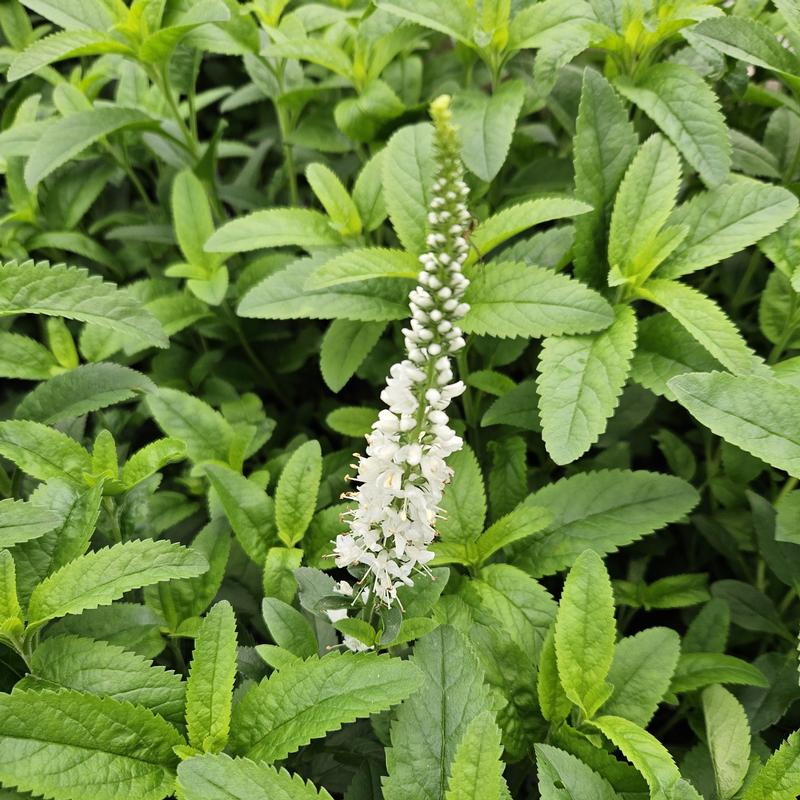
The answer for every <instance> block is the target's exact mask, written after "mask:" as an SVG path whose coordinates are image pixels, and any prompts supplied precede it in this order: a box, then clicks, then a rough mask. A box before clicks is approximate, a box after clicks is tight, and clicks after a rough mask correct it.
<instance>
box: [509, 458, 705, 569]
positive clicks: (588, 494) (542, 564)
mask: <svg viewBox="0 0 800 800" xmlns="http://www.w3.org/2000/svg"><path fill="white" fill-rule="evenodd" d="M698 500H699V495H698V494H697V492H696V491H695V490H694V489H693V488H692V486H691V485H690V484H688V483H686V481H682V480H681V479H680V478H675V477H673V476H672V475H660V474H658V473H656V472H646V471H644V470H637V471H630V470H602V471H600V472H584V473H579V474H577V475H572V476H570V477H568V478H562V479H561V480H560V481H557V482H556V483H552V484H550V485H549V486H545V487H544V488H543V489H539V491H537V492H534V493H533V494H531V495H529V496H528V497H527V498H526V500H525V505H532V506H537V507H542V508H546V509H548V510H549V511H551V512H552V513H553V516H554V520H553V522H552V523H550V525H549V526H548V527H547V528H546V529H545V530H544V531H543V532H542V533H541V534H535V535H534V536H532V537H530V538H528V539H526V540H525V541H524V542H523V543H522V544H521V545H519V546H518V547H517V548H516V554H515V556H514V559H513V563H515V564H517V565H518V566H520V567H521V568H522V569H524V570H525V571H526V572H528V573H529V574H531V575H533V576H534V577H537V576H541V575H551V574H553V573H554V572H557V571H559V570H562V569H565V568H567V567H569V566H570V565H571V564H572V563H573V562H574V561H575V559H576V558H577V557H578V556H579V555H580V554H581V553H582V552H583V551H584V550H586V549H587V548H591V549H593V550H595V551H596V552H597V553H600V554H601V555H603V554H605V553H613V552H615V551H616V550H617V548H619V547H622V546H623V545H626V544H629V543H630V542H633V541H636V540H637V539H639V538H641V537H642V536H646V535H647V534H648V533H652V532H653V531H655V530H658V529H659V528H662V527H664V525H666V524H668V523H670V522H676V521H677V520H679V519H681V518H682V517H683V516H684V515H685V514H688V513H689V511H691V510H692V509H693V508H694V506H695V505H697V502H698Z"/></svg>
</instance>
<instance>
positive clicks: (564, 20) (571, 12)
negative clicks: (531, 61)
mask: <svg viewBox="0 0 800 800" xmlns="http://www.w3.org/2000/svg"><path fill="white" fill-rule="evenodd" d="M591 17H592V8H591V6H590V5H589V4H588V3H584V2H581V0H578V1H577V2H564V1H563V0H544V2H542V3H539V4H537V7H536V8H533V6H529V7H527V8H523V9H522V10H521V11H517V12H516V13H515V14H514V15H513V19H512V20H511V24H510V25H509V28H508V45H507V46H508V49H509V50H521V49H523V48H528V47H537V48H541V47H542V46H545V45H547V44H548V43H549V42H552V41H553V40H555V39H558V38H559V37H560V36H561V35H562V34H563V32H564V30H565V28H564V27H562V26H569V24H570V23H572V22H574V21H575V20H581V19H588V18H591Z"/></svg>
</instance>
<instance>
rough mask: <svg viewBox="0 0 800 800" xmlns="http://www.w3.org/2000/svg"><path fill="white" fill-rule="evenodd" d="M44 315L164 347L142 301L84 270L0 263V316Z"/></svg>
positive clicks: (163, 338)
mask: <svg viewBox="0 0 800 800" xmlns="http://www.w3.org/2000/svg"><path fill="white" fill-rule="evenodd" d="M17 314H43V315H45V316H49V317H65V318H66V319H75V320H79V321H80V322H91V323H92V324H94V325H97V326H99V327H101V328H104V329H106V330H109V329H110V330H112V331H116V332H118V333H121V334H124V335H125V336H129V337H130V338H131V339H132V340H133V341H135V342H136V343H137V344H139V345H140V346H142V347H151V346H155V347H166V346H167V338H166V336H165V334H164V331H163V330H162V328H161V325H160V324H159V323H158V321H157V320H156V319H155V317H153V315H152V314H151V313H150V312H149V311H147V310H145V309H144V308H143V307H142V304H141V303H140V302H139V301H138V300H136V299H134V298H133V296H132V295H130V294H129V293H128V292H127V291H125V290H120V289H117V287H116V286H115V285H114V284H113V283H105V282H104V281H103V280H102V279H101V278H100V277H99V276H97V275H91V276H90V275H89V273H88V272H87V271H86V270H85V269H78V268H76V267H67V266H65V265H63V264H56V265H55V266H53V267H51V266H50V265H49V264H48V263H47V262H46V261H39V262H37V263H34V262H33V261H25V262H23V263H17V262H16V261H10V262H8V263H6V264H3V265H2V266H0V317H10V316H16V315H17Z"/></svg>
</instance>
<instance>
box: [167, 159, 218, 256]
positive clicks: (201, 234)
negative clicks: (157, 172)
mask: <svg viewBox="0 0 800 800" xmlns="http://www.w3.org/2000/svg"><path fill="white" fill-rule="evenodd" d="M171 202H172V219H173V222H174V225H175V237H176V238H177V240H178V246H179V247H180V248H181V252H182V253H183V256H184V258H185V259H186V260H187V261H188V262H189V263H190V264H193V265H197V266H199V267H202V268H204V269H206V270H212V269H213V268H214V267H215V266H216V263H217V259H215V258H214V257H212V256H210V255H209V254H208V253H206V251H205V250H204V249H203V245H204V244H205V243H206V241H207V240H208V238H209V237H210V236H211V234H212V233H214V220H213V219H212V217H211V207H210V206H209V203H208V198H207V197H206V192H205V189H204V188H203V184H202V183H201V182H200V179H199V178H198V177H197V176H196V175H195V174H194V173H193V172H192V171H191V170H188V169H187V170H183V171H182V172H179V173H178V174H177V175H176V176H175V180H174V182H173V184H172V199H171Z"/></svg>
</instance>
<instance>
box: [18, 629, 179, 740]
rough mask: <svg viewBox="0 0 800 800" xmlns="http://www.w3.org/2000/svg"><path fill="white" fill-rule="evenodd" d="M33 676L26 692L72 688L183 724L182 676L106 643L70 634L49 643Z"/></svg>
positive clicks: (35, 660) (39, 652) (34, 663)
mask: <svg viewBox="0 0 800 800" xmlns="http://www.w3.org/2000/svg"><path fill="white" fill-rule="evenodd" d="M31 671H32V672H31V675H30V676H29V677H28V678H26V681H27V682H29V683H28V685H27V686H26V687H24V688H31V689H40V690H41V689H46V690H48V691H56V690H58V689H73V690H75V691H78V692H87V693H89V694H94V695H98V696H101V697H111V698H113V699H114V700H119V701H125V702H128V703H133V704H134V705H137V706H144V707H145V708H149V709H150V710H151V711H152V712H153V713H154V714H159V715H160V716H162V717H164V719H166V720H168V721H169V722H171V723H173V724H174V725H180V724H181V723H182V721H183V707H184V700H185V694H186V689H185V686H184V683H183V681H182V680H181V677H180V675H177V674H176V673H174V672H170V671H168V670H166V669H164V667H159V666H154V665H153V664H152V663H151V662H150V661H149V660H148V659H146V658H143V657H142V656H140V655H138V654H136V653H131V652H129V651H127V650H124V649H123V648H121V647H117V646H115V645H111V644H108V643H107V642H103V641H94V640H92V639H88V638H85V637H83V636H72V635H69V634H68V635H66V636H54V637H53V638H51V639H45V641H44V642H42V644H40V645H39V647H37V648H36V650H34V652H33V657H32V658H31ZM19 688H23V687H19Z"/></svg>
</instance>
